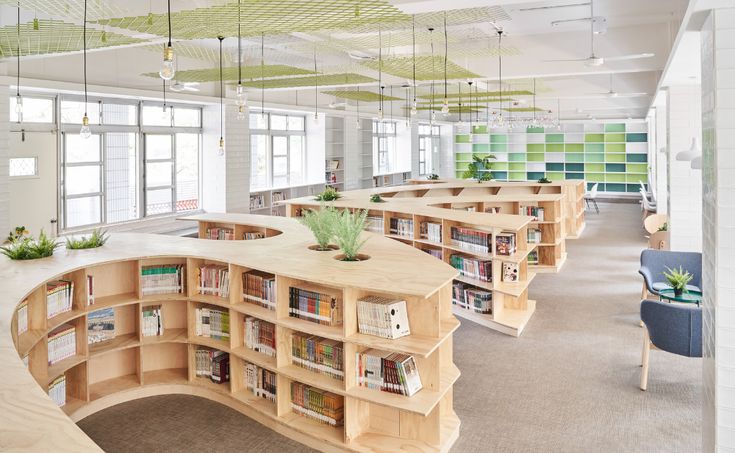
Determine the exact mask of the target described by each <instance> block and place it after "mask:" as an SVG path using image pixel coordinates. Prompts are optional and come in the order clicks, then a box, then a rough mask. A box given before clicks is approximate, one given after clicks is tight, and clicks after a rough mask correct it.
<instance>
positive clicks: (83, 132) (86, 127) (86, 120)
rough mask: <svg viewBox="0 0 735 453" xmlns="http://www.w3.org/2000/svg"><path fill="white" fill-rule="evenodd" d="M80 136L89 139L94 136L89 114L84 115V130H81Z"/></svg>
mask: <svg viewBox="0 0 735 453" xmlns="http://www.w3.org/2000/svg"><path fill="white" fill-rule="evenodd" d="M79 136H80V137H82V138H84V139H87V138H89V137H91V136H92V129H90V128H89V117H88V116H87V114H86V113H85V114H84V117H83V118H82V128H81V129H79Z"/></svg>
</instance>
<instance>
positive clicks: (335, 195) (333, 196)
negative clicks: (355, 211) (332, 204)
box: [314, 187, 342, 201]
mask: <svg viewBox="0 0 735 453" xmlns="http://www.w3.org/2000/svg"><path fill="white" fill-rule="evenodd" d="M340 198H342V195H341V194H340V193H339V192H337V189H335V188H334V187H327V188H326V189H324V191H323V192H322V193H320V194H318V195H317V196H316V197H315V198H314V199H315V200H316V201H335V200H338V199H340Z"/></svg>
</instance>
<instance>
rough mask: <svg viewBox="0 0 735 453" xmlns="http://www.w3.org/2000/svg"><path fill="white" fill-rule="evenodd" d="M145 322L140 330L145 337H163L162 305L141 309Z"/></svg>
mask: <svg viewBox="0 0 735 453" xmlns="http://www.w3.org/2000/svg"><path fill="white" fill-rule="evenodd" d="M141 312H142V315H143V321H142V322H141V326H140V330H141V333H142V335H143V336H144V337H154V336H159V335H163V310H162V309H161V306H160V305H147V306H145V307H141Z"/></svg>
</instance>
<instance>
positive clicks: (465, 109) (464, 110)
mask: <svg viewBox="0 0 735 453" xmlns="http://www.w3.org/2000/svg"><path fill="white" fill-rule="evenodd" d="M401 108H402V109H404V110H406V109H407V107H401ZM416 110H418V111H430V110H434V111H436V112H438V111H439V110H441V106H438V107H436V106H435V107H434V108H433V109H432V108H431V107H417V108H416ZM460 110H461V112H462V113H480V112H481V110H479V109H475V108H470V107H465V106H462V108H461V109H460V108H459V107H449V113H459V112H460Z"/></svg>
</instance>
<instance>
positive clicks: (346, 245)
mask: <svg viewBox="0 0 735 453" xmlns="http://www.w3.org/2000/svg"><path fill="white" fill-rule="evenodd" d="M367 214H368V212H367V210H363V211H356V212H354V213H352V212H350V211H348V210H344V211H342V212H341V213H340V214H338V215H337V224H336V228H335V230H334V240H335V242H337V245H338V246H339V248H340V250H341V251H342V254H340V255H337V256H336V257H335V258H336V259H338V260H341V261H365V260H367V259H369V258H370V257H369V256H367V255H362V254H360V253H359V252H360V249H361V248H362V246H363V245H365V241H367V239H362V240H361V239H360V237H361V235H362V233H363V230H364V229H365V220H366V219H367Z"/></svg>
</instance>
